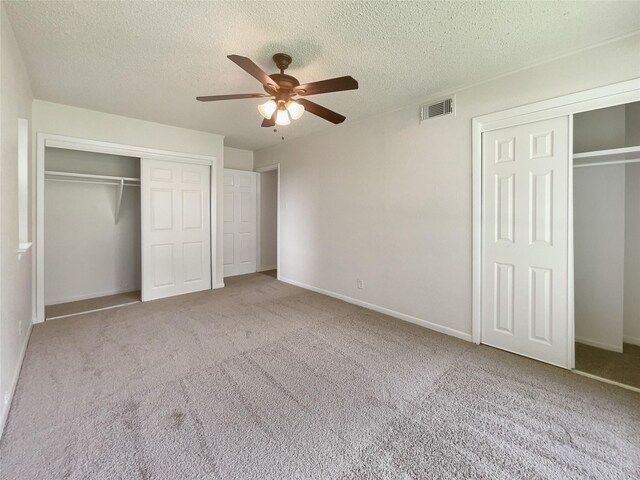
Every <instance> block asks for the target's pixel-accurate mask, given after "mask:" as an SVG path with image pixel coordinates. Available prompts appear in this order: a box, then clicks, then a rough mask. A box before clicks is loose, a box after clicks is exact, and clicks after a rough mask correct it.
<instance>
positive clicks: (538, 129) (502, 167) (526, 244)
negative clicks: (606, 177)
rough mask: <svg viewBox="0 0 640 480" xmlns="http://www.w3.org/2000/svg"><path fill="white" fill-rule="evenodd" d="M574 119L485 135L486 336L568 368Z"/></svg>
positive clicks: (505, 346) (494, 343) (484, 340)
mask: <svg viewBox="0 0 640 480" xmlns="http://www.w3.org/2000/svg"><path fill="white" fill-rule="evenodd" d="M570 141H571V139H570V138H569V118H568V117H559V118H554V119H551V120H544V121H540V122H535V123H530V124H525V125H518V126H515V127H509V128H503V129H500V130H494V131H490V132H485V133H484V134H483V138H482V168H483V175H482V182H483V211H482V218H483V221H482V227H483V241H482V243H483V279H482V335H481V342H482V343H484V344H487V345H491V346H494V347H497V348H501V349H503V350H508V351H511V352H514V353H518V354H521V355H525V356H527V357H531V358H535V359H537V360H541V361H543V362H547V363H551V364H554V365H558V366H561V367H565V368H569V344H568V338H569V313H568V298H567V292H568V255H569V249H568V231H569V229H568V216H569V198H568V192H569V172H568V169H569V152H570V148H569V146H570V145H569V142H570Z"/></svg>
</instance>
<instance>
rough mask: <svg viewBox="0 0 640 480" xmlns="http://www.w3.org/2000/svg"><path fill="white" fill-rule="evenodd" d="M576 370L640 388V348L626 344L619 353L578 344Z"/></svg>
mask: <svg viewBox="0 0 640 480" xmlns="http://www.w3.org/2000/svg"><path fill="white" fill-rule="evenodd" d="M576 369H577V370H580V371H582V372H586V373H591V374H592V375H596V376H598V377H602V378H608V379H609V380H613V381H615V382H618V383H624V384H625V385H630V386H632V387H636V388H640V346H638V345H631V344H630V343H625V344H624V345H623V351H622V353H618V352H612V351H610V350H604V349H602V348H596V347H591V346H589V345H585V344H583V343H576Z"/></svg>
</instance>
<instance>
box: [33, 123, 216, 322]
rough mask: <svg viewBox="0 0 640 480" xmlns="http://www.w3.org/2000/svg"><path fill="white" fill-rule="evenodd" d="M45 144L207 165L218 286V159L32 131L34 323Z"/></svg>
mask: <svg viewBox="0 0 640 480" xmlns="http://www.w3.org/2000/svg"><path fill="white" fill-rule="evenodd" d="M46 147H53V148H64V149H67V150H81V151H85V152H94V153H107V154H111V155H123V156H127V157H135V158H142V157H145V158H151V159H154V160H169V161H173V162H181V163H194V164H198V165H210V166H211V199H210V202H211V207H210V213H211V272H212V274H211V275H212V285H213V288H217V287H218V285H215V273H214V272H215V264H216V263H215V262H216V219H217V214H216V195H217V183H216V179H217V175H216V171H217V168H216V167H217V165H218V159H217V158H216V157H213V156H209V155H197V154H191V153H184V152H173V151H170V150H160V149H155V148H146V147H138V146H135V145H125V144H120V143H112V142H103V141H100V140H91V139H85V138H78V137H69V136H64V135H56V134H52V133H42V132H38V133H36V199H35V206H36V250H35V251H36V262H35V276H34V277H35V278H34V289H35V292H36V295H35V297H36V314H35V319H34V323H40V322H43V321H44V157H45V148H46Z"/></svg>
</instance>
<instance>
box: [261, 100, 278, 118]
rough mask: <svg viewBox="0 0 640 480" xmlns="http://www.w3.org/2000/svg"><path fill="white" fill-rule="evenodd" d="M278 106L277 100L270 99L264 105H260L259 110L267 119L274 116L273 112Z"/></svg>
mask: <svg viewBox="0 0 640 480" xmlns="http://www.w3.org/2000/svg"><path fill="white" fill-rule="evenodd" d="M277 108H278V104H277V103H276V102H275V100H269V101H268V102H266V103H263V104H262V105H258V111H259V112H260V115H262V116H263V117H264V118H266V119H267V120H268V119H270V118H271V117H272V116H273V112H275V111H276V109H277Z"/></svg>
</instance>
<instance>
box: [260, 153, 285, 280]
mask: <svg viewBox="0 0 640 480" xmlns="http://www.w3.org/2000/svg"><path fill="white" fill-rule="evenodd" d="M272 170H277V172H278V191H277V205H276V211H277V215H278V218H277V222H278V224H277V225H276V243H277V245H276V250H277V253H276V255H277V256H278V258H277V259H276V260H277V265H276V271H277V276H278V280H280V258H281V255H280V252H281V250H280V245H281V243H280V225H281V224H282V222H281V220H280V217H281V215H280V213H281V212H280V207H281V205H282V203H281V202H280V163H274V164H272V165H267V166H265V167H259V168H256V169H255V171H256V172H257V173H264V172H270V171H272ZM257 202H258V208H257V212H258V216H257V219H256V221H257V223H258V228H257V238H256V248H257V255H256V264H257V266H258V271H259V269H260V267H261V266H262V259H261V257H260V217H261V212H260V209H261V205H260V182H258V193H257Z"/></svg>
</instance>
